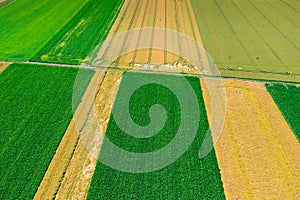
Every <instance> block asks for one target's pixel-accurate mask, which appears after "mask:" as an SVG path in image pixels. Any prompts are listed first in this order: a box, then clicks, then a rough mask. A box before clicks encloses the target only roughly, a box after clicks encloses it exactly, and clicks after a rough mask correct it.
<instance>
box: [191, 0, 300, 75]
mask: <svg viewBox="0 0 300 200" xmlns="http://www.w3.org/2000/svg"><path fill="white" fill-rule="evenodd" d="M192 5H193V8H194V12H195V15H196V18H197V23H198V26H199V29H200V33H201V37H202V40H203V42H204V47H205V48H206V50H207V51H208V52H209V53H210V55H211V56H212V58H213V59H214V61H215V62H216V64H217V65H218V66H219V68H220V69H221V72H223V74H231V75H233V76H238V77H243V76H244V77H247V76H248V77H251V78H264V77H266V76H271V75H270V74H274V75H276V74H277V75H278V74H281V75H282V76H283V79H294V80H296V79H298V80H299V79H300V77H299V76H300V53H299V52H300V1H297V0H289V1H287V0H282V1H271V0H211V1H206V0H192ZM241 72H245V73H248V75H245V74H243V73H241ZM287 72H290V73H291V75H285V74H286V73H287ZM266 73H270V74H268V75H266ZM284 76H285V77H284ZM271 78H272V77H271ZM281 78H282V77H281ZM268 79H270V77H269V78H268Z"/></svg>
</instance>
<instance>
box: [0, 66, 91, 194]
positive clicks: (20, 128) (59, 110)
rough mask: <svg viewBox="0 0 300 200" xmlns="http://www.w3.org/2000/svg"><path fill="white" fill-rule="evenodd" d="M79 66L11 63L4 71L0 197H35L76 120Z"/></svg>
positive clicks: (1, 83)
mask: <svg viewBox="0 0 300 200" xmlns="http://www.w3.org/2000/svg"><path fill="white" fill-rule="evenodd" d="M77 71H78V70H77V69H71V68H54V67H44V66H33V65H11V66H10V67H9V68H7V69H6V70H5V71H4V72H3V73H1V74H0V91H1V92H0V99H1V101H0V107H1V113H0V115H1V117H0V127H1V129H0V135H1V139H0V151H1V155H0V158H1V165H0V171H1V173H3V175H1V177H0V186H1V190H0V197H1V199H16V198H23V199H29V198H33V196H34V193H35V192H36V190H37V188H38V185H39V183H40V182H41V180H42V178H43V176H44V173H45V171H46V170H47V168H48V165H49V163H50V161H51V159H52V157H53V155H54V153H55V150H56V148H57V146H58V144H59V143H60V140H61V138H62V137H63V133H64V132H65V130H66V128H67V126H68V123H69V122H70V120H71V117H72V104H71V103H72V92H73V84H74V79H75V77H76V74H77ZM87 73H89V72H87ZM88 82H89V80H85V83H84V82H82V83H83V84H82V85H81V87H80V88H78V94H77V96H76V98H75V99H74V100H75V102H74V103H75V105H76V104H78V103H79V101H80V99H81V95H82V94H83V92H84V90H85V87H86V86H87V84H88Z"/></svg>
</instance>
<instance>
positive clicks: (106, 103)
mask: <svg viewBox="0 0 300 200" xmlns="http://www.w3.org/2000/svg"><path fill="white" fill-rule="evenodd" d="M97 73H98V74H97ZM97 73H96V75H95V77H93V79H92V82H91V83H93V84H90V85H89V87H88V89H87V91H86V93H85V95H84V97H83V101H89V98H90V95H92V94H93V93H94V91H93V90H95V89H96V90H97V95H96V99H95V100H96V102H95V106H96V107H95V108H96V111H95V113H96V114H97V116H98V118H97V119H98V120H99V124H100V126H101V128H102V131H103V132H105V130H106V126H107V123H108V120H109V117H110V113H111V108H112V105H113V102H114V99H115V95H116V93H117V89H118V85H119V83H120V79H121V77H122V73H120V72H107V73H104V72H100V71H99V72H97ZM97 76H98V77H97ZM95 81H99V83H95ZM98 85H99V86H98ZM95 86H96V87H95ZM97 86H98V87H97ZM92 99H93V98H92ZM82 106H85V105H84V104H82V105H81V104H80V105H79V107H78V112H77V111H76V113H75V115H78V117H80V115H81V111H82V110H85V109H89V108H84V107H82ZM83 116H84V115H83ZM75 118H76V117H75ZM76 120H77V119H76ZM80 120H82V121H84V122H85V121H89V119H80ZM79 129H80V128H79V123H78V121H76V127H75V124H74V122H73V123H71V124H70V127H69V129H68V130H67V132H66V133H65V137H68V136H69V135H72V137H74V136H75V137H76V140H72V143H71V144H70V143H68V144H64V143H61V144H60V146H59V147H58V149H61V150H62V149H65V148H70V146H71V147H73V148H72V149H73V152H72V158H70V160H64V158H61V157H59V154H58V155H55V156H58V157H59V158H58V159H59V160H58V161H59V162H65V163H66V164H67V167H66V168H65V170H64V171H63V174H61V169H58V168H53V169H52V170H51V171H52V173H53V172H54V174H57V173H60V179H59V180H58V179H53V178H52V179H51V182H50V184H47V183H49V182H48V180H44V181H45V182H44V183H43V182H42V184H41V186H40V187H44V189H43V188H39V191H38V192H40V190H41V191H45V189H46V191H47V193H46V194H44V195H42V194H41V193H42V192H40V196H38V195H36V198H37V199H39V198H42V197H43V198H45V197H49V198H50V199H52V198H53V197H54V198H56V199H85V198H86V195H87V191H88V188H89V186H90V181H91V179H92V175H93V173H94V170H95V167H96V162H97V161H96V158H95V157H93V156H92V155H91V152H90V151H89V150H88V149H87V148H88V147H87V144H86V143H85V142H83V141H82V139H83V138H82V137H83V136H81V139H79V138H78V135H79V133H78V130H79ZM81 134H82V133H81ZM78 139H79V140H78ZM90 139H92V138H90ZM74 142H75V143H74ZM72 144H74V145H72ZM65 145H66V146H65ZM100 147H101V146H100ZM100 147H99V148H100ZM99 150H100V149H98V151H99ZM57 153H59V151H58V152H57ZM54 162H56V161H54ZM48 171H49V169H48ZM46 175H47V174H46ZM44 179H45V178H44ZM45 186H46V187H45ZM53 186H54V187H53ZM53 189H55V190H53ZM37 194H38V193H37Z"/></svg>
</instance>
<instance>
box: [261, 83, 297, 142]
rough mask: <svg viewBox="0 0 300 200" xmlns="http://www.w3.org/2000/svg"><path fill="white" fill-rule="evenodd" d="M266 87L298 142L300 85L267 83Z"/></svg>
mask: <svg viewBox="0 0 300 200" xmlns="http://www.w3.org/2000/svg"><path fill="white" fill-rule="evenodd" d="M266 87H267V89H268V91H269V93H270V94H271V96H272V97H273V99H274V101H275V103H276V104H277V106H278V108H279V109H280V111H281V113H282V114H283V116H284V118H285V119H286V121H287V122H288V124H289V125H290V127H291V129H292V130H293V132H294V133H295V135H296V137H297V139H298V141H299V142H300V123H299V122H300V115H299V112H300V103H299V102H300V86H299V85H292V84H267V85H266Z"/></svg>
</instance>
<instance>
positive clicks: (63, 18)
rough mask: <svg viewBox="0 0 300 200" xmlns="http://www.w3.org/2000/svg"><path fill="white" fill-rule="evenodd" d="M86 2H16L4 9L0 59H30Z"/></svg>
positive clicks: (0, 14) (0, 22) (0, 11)
mask: <svg viewBox="0 0 300 200" xmlns="http://www.w3.org/2000/svg"><path fill="white" fill-rule="evenodd" d="M86 2H87V0H78V1H72V0H64V1H61V0H36V1H32V0H15V1H14V2H11V3H10V4H8V5H6V6H4V7H2V8H0V35H1V37H0V60H5V61H27V60H29V59H30V58H31V57H32V56H33V55H34V54H35V53H36V52H37V51H39V49H41V48H42V47H43V46H44V45H45V44H46V43H47V41H48V40H49V39H50V38H52V37H53V35H54V34H56V33H57V32H58V31H59V30H60V29H61V28H63V27H64V26H65V24H66V23H67V22H68V21H69V20H70V19H71V18H72V17H73V16H74V15H75V14H76V13H77V12H78V11H79V10H80V9H81V8H82V6H84V4H85V3H86Z"/></svg>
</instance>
